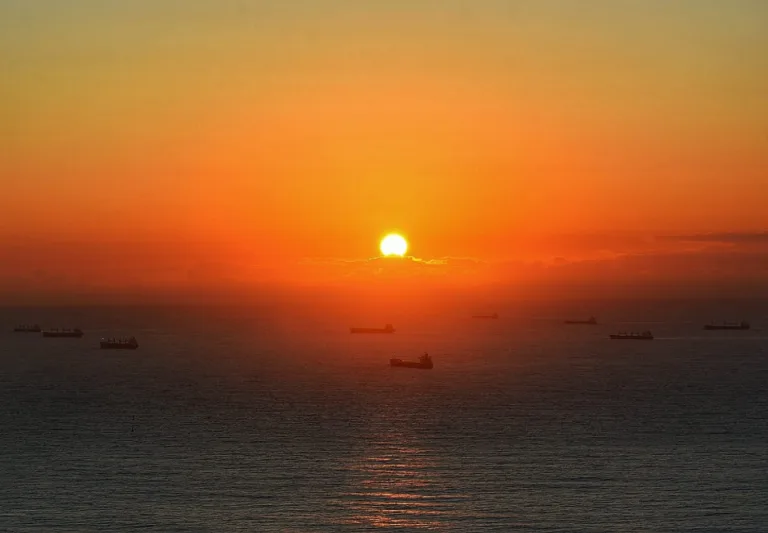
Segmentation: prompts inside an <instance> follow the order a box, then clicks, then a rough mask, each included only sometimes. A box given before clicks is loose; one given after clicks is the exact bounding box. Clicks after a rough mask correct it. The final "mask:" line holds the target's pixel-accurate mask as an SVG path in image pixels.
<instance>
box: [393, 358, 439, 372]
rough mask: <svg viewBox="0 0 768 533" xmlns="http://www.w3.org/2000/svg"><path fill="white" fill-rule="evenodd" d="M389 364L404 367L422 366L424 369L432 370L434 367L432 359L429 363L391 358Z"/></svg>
mask: <svg viewBox="0 0 768 533" xmlns="http://www.w3.org/2000/svg"><path fill="white" fill-rule="evenodd" d="M389 366H397V367H403V368H420V369H422V370H430V369H432V367H433V365H432V362H431V361H430V362H429V363H418V362H416V361H403V360H402V359H390V360H389Z"/></svg>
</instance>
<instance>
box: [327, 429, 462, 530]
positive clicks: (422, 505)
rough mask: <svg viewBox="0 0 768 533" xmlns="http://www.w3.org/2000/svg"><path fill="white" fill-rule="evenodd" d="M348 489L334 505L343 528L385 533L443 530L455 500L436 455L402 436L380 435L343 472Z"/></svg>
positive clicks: (453, 510)
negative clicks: (389, 532) (383, 531)
mask: <svg viewBox="0 0 768 533" xmlns="http://www.w3.org/2000/svg"><path fill="white" fill-rule="evenodd" d="M346 469H347V472H348V475H349V484H350V490H349V491H347V492H344V493H342V494H341V498H339V500H338V502H337V503H338V505H340V506H342V507H343V508H344V509H345V511H346V512H345V514H346V515H347V518H346V519H344V520H342V522H343V523H344V524H347V525H362V526H371V527H376V528H385V529H400V528H411V529H425V530H436V529H441V530H443V529H445V528H446V526H448V525H449V524H450V522H451V516H452V515H454V513H455V512H456V511H455V509H454V504H455V503H456V501H457V499H459V500H463V499H464V498H465V496H464V495H462V494H457V493H456V492H455V491H452V490H451V486H450V485H451V484H450V483H447V480H446V479H444V475H443V468H442V467H441V465H440V464H439V461H438V459H437V458H436V457H435V454H433V453H431V452H430V450H429V449H428V448H427V447H425V446H419V445H415V444H413V443H412V442H409V439H408V438H407V437H405V436H404V435H403V434H397V433H388V434H385V435H380V436H379V438H378V439H377V440H376V442H374V443H372V444H371V445H370V446H369V447H368V448H367V449H366V450H364V453H363V454H362V455H361V456H359V457H358V458H357V459H356V460H354V461H352V462H350V463H349V464H348V465H347V467H346Z"/></svg>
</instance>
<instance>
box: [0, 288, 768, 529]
mask: <svg viewBox="0 0 768 533" xmlns="http://www.w3.org/2000/svg"><path fill="white" fill-rule="evenodd" d="M475 311H491V312H492V311H496V312H498V313H499V314H500V318H499V319H498V320H473V319H471V318H469V317H470V315H471V314H473V312H475ZM592 314H594V315H595V316H597V318H598V320H599V322H600V323H599V324H598V325H596V326H566V325H564V324H563V320H564V319H570V318H587V317H588V316H590V315H592ZM713 319H717V320H741V319H747V320H750V321H751V322H752V325H753V328H752V329H751V330H749V331H712V332H707V331H704V330H703V329H702V326H703V324H704V323H705V322H707V321H709V320H713ZM30 322H39V323H40V324H41V325H42V326H43V327H44V328H45V327H51V326H59V327H80V328H82V329H83V330H84V331H85V336H84V337H83V338H82V339H45V338H42V337H41V336H40V334H30V333H12V332H11V329H12V328H13V326H14V325H16V324H17V323H30ZM386 322H391V323H393V325H394V326H395V328H396V330H397V331H396V332H395V333H394V334H392V335H351V334H350V333H349V330H348V328H349V326H372V327H381V326H383V325H384V324H385V323H386ZM0 327H2V331H0V406H1V408H0V530H2V531H12V532H45V531H66V532H91V531H93V532H95V531H99V532H100V531H116V532H128V531H139V530H141V531H160V532H175V531H179V532H182V531H183V532H207V531H257V532H261V531H264V532H271V531H275V532H290V533H298V532H337V531H338V532H353V531H461V532H466V531H483V532H484V531H499V532H501V531H504V532H506V531H547V532H654V533H659V532H667V531H668V532H683V531H686V532H688V531H690V532H694V531H695V532H702V533H703V532H713V533H714V532H765V531H768V302H766V301H764V300H763V301H760V300H754V301H742V302H702V301H687V302H686V301H675V302H661V301H645V302H643V301H638V302H618V301H617V302H609V301H606V302H588V303H587V302H580V303H579V302H570V303H567V304H563V303H560V304H550V303H547V304H545V303H539V304H526V305H522V304H519V303H515V302H507V303H505V304H503V305H498V306H495V307H494V308H492V309H479V308H477V306H476V307H475V308H472V309H464V308H462V307H461V306H458V305H451V306H445V308H443V309H441V308H440V306H433V307H429V308H424V307H423V308H420V309H416V308H413V307H411V306H408V305H405V304H404V305H402V307H400V308H397V309H392V308H388V309H387V310H386V312H385V310H382V309H378V310H377V309H376V307H375V306H366V307H365V308H364V307H357V308H356V307H354V306H346V307H344V308H336V307H334V306H326V307H324V306H323V303H322V302H314V303H313V304H312V306H307V307H306V308H304V307H300V308H291V307H290V306H282V307H274V306H264V305H262V306H257V305H254V306H247V305H242V306H214V305H212V306H199V307H195V306H191V305H190V306H180V307H172V306H167V307H139V306H126V307H117V306H113V307H95V306H92V307H77V308H64V307H39V308H35V307H18V308H2V309H0ZM644 329H650V330H652V331H653V333H654V335H655V336H656V339H655V340H653V341H611V340H609V339H608V338H607V337H608V335H609V334H610V333H614V332H617V331H622V330H636V331H637V330H644ZM119 335H135V336H136V337H137V339H138V341H139V344H140V347H139V349H138V350H136V351H129V350H125V351H107V350H100V349H99V345H98V341H99V339H100V338H101V337H111V336H119ZM425 351H427V352H429V353H430V355H432V357H433V359H434V362H435V368H434V369H433V370H418V369H408V368H391V367H389V365H388V361H389V358H390V357H400V358H403V359H413V360H415V359H417V358H418V356H419V355H420V354H421V353H423V352H425Z"/></svg>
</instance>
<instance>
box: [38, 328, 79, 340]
mask: <svg viewBox="0 0 768 533" xmlns="http://www.w3.org/2000/svg"><path fill="white" fill-rule="evenodd" d="M82 336H83V330H81V329H80V328H75V329H49V330H46V331H43V337H75V338H78V339H79V338H80V337H82Z"/></svg>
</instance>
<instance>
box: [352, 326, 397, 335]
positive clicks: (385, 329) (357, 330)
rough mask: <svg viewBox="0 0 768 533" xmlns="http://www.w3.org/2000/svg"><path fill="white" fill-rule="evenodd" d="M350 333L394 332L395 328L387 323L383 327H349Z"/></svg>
mask: <svg viewBox="0 0 768 533" xmlns="http://www.w3.org/2000/svg"><path fill="white" fill-rule="evenodd" d="M349 332H350V333H394V332H395V328H394V327H392V324H387V325H385V326H384V327H383V328H349Z"/></svg>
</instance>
